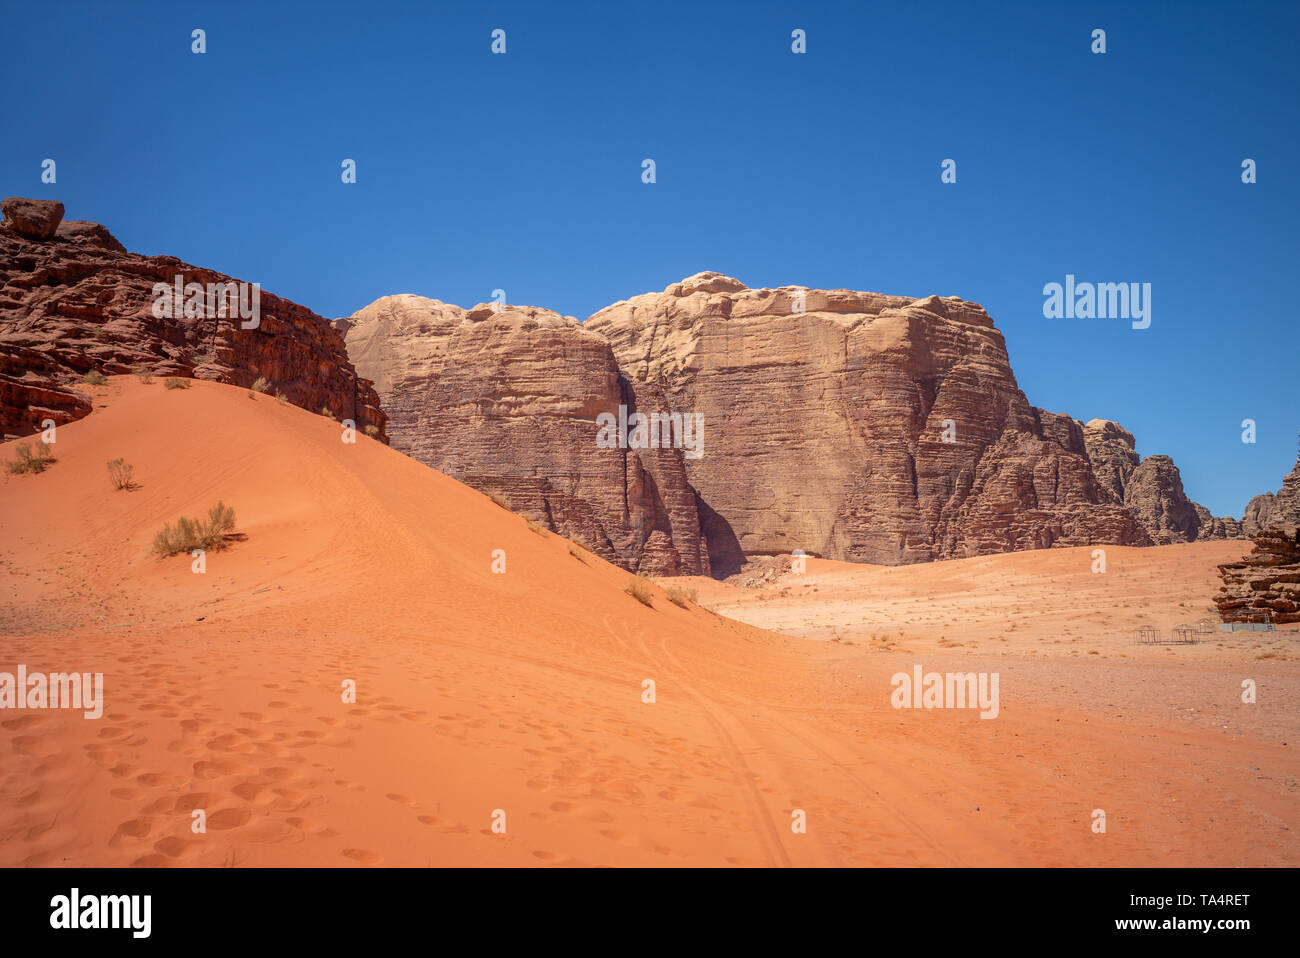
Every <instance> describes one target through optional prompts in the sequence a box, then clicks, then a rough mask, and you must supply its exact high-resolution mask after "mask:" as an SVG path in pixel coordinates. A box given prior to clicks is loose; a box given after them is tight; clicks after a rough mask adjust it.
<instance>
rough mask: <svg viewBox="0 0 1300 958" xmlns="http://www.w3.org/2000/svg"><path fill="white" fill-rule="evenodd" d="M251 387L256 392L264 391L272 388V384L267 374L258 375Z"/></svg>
mask: <svg viewBox="0 0 1300 958" xmlns="http://www.w3.org/2000/svg"><path fill="white" fill-rule="evenodd" d="M249 388H250V389H252V391H253V392H255V393H264V392H266V391H267V390H268V389H270V388H271V384H270V383H269V382H268V381H267V379H266V377H265V376H258V377H257V379H256V380H254V382H253V385H252V386H250V387H249Z"/></svg>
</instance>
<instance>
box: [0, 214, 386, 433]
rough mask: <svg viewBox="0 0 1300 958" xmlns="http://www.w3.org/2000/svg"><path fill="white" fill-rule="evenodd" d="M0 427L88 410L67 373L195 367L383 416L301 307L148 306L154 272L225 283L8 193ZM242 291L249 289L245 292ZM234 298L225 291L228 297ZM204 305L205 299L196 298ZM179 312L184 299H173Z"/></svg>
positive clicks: (63, 418)
mask: <svg viewBox="0 0 1300 958" xmlns="http://www.w3.org/2000/svg"><path fill="white" fill-rule="evenodd" d="M0 208H2V209H3V212H4V215H5V222H4V225H3V227H0V434H3V435H4V436H5V437H6V438H11V437H14V436H23V435H28V434H31V433H32V432H35V431H37V430H38V429H40V424H41V422H42V421H43V420H45V419H52V420H54V421H55V422H56V423H64V422H68V421H70V420H74V419H78V418H80V417H81V416H84V415H86V414H87V413H89V412H90V403H89V401H88V398H87V396H86V395H85V394H84V391H83V390H79V389H78V388H77V383H78V382H79V381H80V380H81V378H82V377H83V376H84V375H85V374H86V373H88V372H90V371H91V370H98V371H100V372H103V373H125V372H130V371H132V370H133V369H135V368H141V367H142V368H145V369H148V370H150V371H151V372H153V373H155V374H157V375H165V376H193V377H195V378H199V379H209V380H214V381H217V382H225V383H231V384H233V385H238V386H249V385H252V383H253V382H254V381H255V380H257V379H258V377H265V378H266V379H267V380H269V382H270V391H271V392H283V393H284V394H285V395H286V396H287V398H288V400H289V401H290V402H292V403H294V404H295V405H298V406H302V407H303V408H304V409H309V410H311V411H312V412H320V411H321V409H322V408H323V407H328V408H329V409H330V410H332V411H333V412H334V414H335V415H336V416H337V417H338V418H339V419H352V420H354V421H355V422H356V424H357V426H358V428H363V427H365V426H367V425H371V426H374V427H376V429H377V430H378V432H377V437H378V438H380V439H383V438H385V437H384V431H383V430H384V425H385V417H384V413H383V412H382V411H381V410H380V408H379V397H378V395H377V394H376V393H375V391H374V390H373V388H372V387H371V384H370V383H369V382H368V381H367V380H365V379H361V378H359V377H358V376H357V374H356V370H355V369H354V368H353V366H352V364H351V362H349V360H348V356H347V350H346V348H345V347H344V345H343V340H342V337H341V336H340V335H339V334H338V332H337V331H336V330H334V329H332V328H331V326H330V324H329V322H328V321H327V320H325V319H324V318H323V317H320V316H317V315H316V314H315V313H313V312H312V311H311V310H309V309H306V308H305V307H302V306H299V305H297V304H296V303H291V302H289V301H288V300H285V299H281V298H280V297H278V296H275V295H274V294H272V293H268V292H265V291H260V292H259V300H260V321H259V324H258V326H257V328H252V329H244V328H242V326H243V321H242V320H241V317H240V316H239V315H237V313H236V312H235V310H228V311H227V313H228V314H227V315H226V316H225V317H222V316H218V315H212V316H208V315H204V313H206V309H204V310H198V309H196V310H194V311H193V312H195V313H196V314H197V315H191V316H185V315H183V314H182V315H180V316H178V317H175V318H173V317H172V316H171V315H170V314H167V315H165V316H164V317H163V318H158V317H156V316H155V315H154V306H155V303H157V302H158V296H157V295H156V294H155V291H154V287H155V284H157V283H162V284H167V285H169V286H174V284H175V283H176V282H177V278H178V277H179V278H180V283H181V285H182V288H184V287H185V285H186V284H190V283H198V284H202V285H203V286H204V287H205V288H206V287H207V285H208V284H213V285H216V284H226V283H235V280H232V279H231V278H230V277H228V276H223V275H222V274H220V273H216V272H213V271H212V270H206V269H201V268H199V267H195V266H190V265H189V264H187V263H182V262H181V261H180V260H178V259H176V258H174V257H171V256H140V255H136V254H134V253H128V252H127V251H126V250H125V249H124V248H123V246H122V244H120V243H119V242H118V241H117V240H116V239H114V238H113V236H112V235H111V234H110V233H109V232H108V230H106V229H105V228H104V227H102V226H100V225H98V224H96V223H85V222H63V221H62V217H63V205H62V204H61V203H54V202H51V201H47V200H25V199H20V198H16V197H10V198H9V199H6V200H5V201H4V202H3V204H0ZM248 299H249V301H250V302H251V291H249V296H248ZM232 302H233V300H232ZM205 304H206V298H205ZM178 311H182V313H183V307H182V310H178Z"/></svg>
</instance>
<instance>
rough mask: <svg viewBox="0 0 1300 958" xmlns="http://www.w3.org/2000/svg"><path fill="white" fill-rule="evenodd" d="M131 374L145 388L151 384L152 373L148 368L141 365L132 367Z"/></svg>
mask: <svg viewBox="0 0 1300 958" xmlns="http://www.w3.org/2000/svg"><path fill="white" fill-rule="evenodd" d="M131 372H132V373H134V374H135V378H136V379H138V380H140V382H142V383H144V384H145V385H146V386H147V385H148V384H149V383H151V382H153V372H152V370H150V369H149V367H148V366H145V365H143V364H141V365H138V366H133V367H132V368H131Z"/></svg>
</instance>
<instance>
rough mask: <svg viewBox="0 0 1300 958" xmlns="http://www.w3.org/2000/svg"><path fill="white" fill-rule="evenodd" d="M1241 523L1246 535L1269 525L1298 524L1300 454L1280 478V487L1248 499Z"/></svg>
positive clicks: (1299, 522)
mask: <svg viewBox="0 0 1300 958" xmlns="http://www.w3.org/2000/svg"><path fill="white" fill-rule="evenodd" d="M1241 525H1242V529H1243V531H1244V532H1245V533H1246V534H1247V535H1254V534H1255V533H1256V532H1258V531H1260V530H1261V529H1264V528H1268V527H1269V526H1276V527H1287V526H1294V525H1300V455H1298V456H1297V457H1296V461H1295V466H1294V467H1292V469H1291V471H1290V472H1289V473H1287V475H1286V477H1285V478H1284V479H1283V480H1282V488H1281V489H1279V490H1278V491H1277V492H1266V493H1264V494H1263V495H1259V496H1255V497H1254V498H1253V499H1251V500H1250V503H1249V504H1248V505H1247V506H1246V514H1245V516H1243V517H1242V520H1241Z"/></svg>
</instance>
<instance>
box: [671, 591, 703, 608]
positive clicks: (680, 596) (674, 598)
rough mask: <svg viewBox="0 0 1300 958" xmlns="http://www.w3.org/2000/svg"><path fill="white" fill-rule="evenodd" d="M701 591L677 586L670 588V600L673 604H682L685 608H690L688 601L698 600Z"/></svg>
mask: <svg viewBox="0 0 1300 958" xmlns="http://www.w3.org/2000/svg"><path fill="white" fill-rule="evenodd" d="M698 595H699V593H698V592H696V591H695V590H694V589H679V588H677V587H676V586H674V587H673V588H671V589H669V590H668V601H669V602H671V603H672V604H673V605H680V606H681V607H682V608H683V609H687V608H690V606H688V605H687V604H686V603H687V602H694V601H696V596H698Z"/></svg>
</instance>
